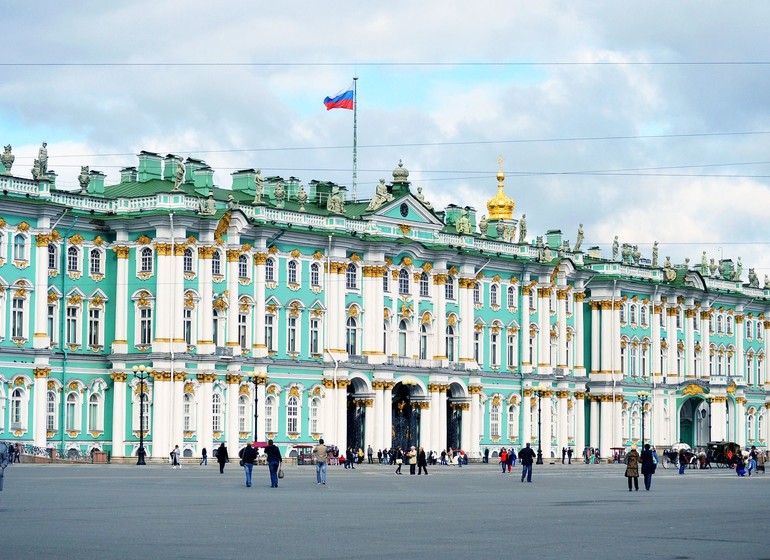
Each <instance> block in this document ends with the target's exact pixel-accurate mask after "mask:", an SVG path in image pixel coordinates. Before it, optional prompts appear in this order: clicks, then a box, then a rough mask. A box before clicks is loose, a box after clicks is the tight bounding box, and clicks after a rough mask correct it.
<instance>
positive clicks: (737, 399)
mask: <svg viewBox="0 0 770 560" xmlns="http://www.w3.org/2000/svg"><path fill="white" fill-rule="evenodd" d="M735 402H737V403H738V404H741V405H744V406H745V405H746V403H747V402H748V401H747V400H746V397H735Z"/></svg>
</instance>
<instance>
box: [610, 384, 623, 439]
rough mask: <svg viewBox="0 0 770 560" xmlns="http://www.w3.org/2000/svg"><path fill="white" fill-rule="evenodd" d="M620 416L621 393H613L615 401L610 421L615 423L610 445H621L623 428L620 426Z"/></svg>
mask: <svg viewBox="0 0 770 560" xmlns="http://www.w3.org/2000/svg"><path fill="white" fill-rule="evenodd" d="M621 418H623V394H622V393H621V394H618V395H615V402H614V403H613V416H612V422H613V423H614V425H615V430H614V439H613V443H612V447H621V446H622V445H623V429H622V426H621Z"/></svg>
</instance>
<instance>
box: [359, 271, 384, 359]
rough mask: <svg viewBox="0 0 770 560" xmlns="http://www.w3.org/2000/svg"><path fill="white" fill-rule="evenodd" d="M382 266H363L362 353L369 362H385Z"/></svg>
mask: <svg viewBox="0 0 770 560" xmlns="http://www.w3.org/2000/svg"><path fill="white" fill-rule="evenodd" d="M386 270H387V269H386V268H385V267H384V266H373V265H372V266H364V267H363V269H362V271H363V277H364V278H363V292H364V340H363V355H364V356H368V357H369V363H370V364H382V363H385V350H384V348H383V347H382V337H383V322H384V320H385V318H384V316H383V313H382V310H383V309H384V307H385V298H384V296H385V294H384V292H383V291H382V275H383V274H384V273H385V272H386Z"/></svg>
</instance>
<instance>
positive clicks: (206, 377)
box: [196, 373, 217, 383]
mask: <svg viewBox="0 0 770 560" xmlns="http://www.w3.org/2000/svg"><path fill="white" fill-rule="evenodd" d="M196 377H197V379H198V381H199V382H201V383H214V381H216V379H217V375H216V374H215V373H199V374H197V375H196Z"/></svg>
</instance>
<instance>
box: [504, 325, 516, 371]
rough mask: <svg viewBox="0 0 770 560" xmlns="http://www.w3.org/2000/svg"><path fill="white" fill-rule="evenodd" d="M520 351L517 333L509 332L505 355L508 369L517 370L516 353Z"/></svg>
mask: <svg viewBox="0 0 770 560" xmlns="http://www.w3.org/2000/svg"><path fill="white" fill-rule="evenodd" d="M517 349H518V336H517V333H516V332H512V331H510V330H509V331H508V336H507V342H506V349H505V355H506V358H507V360H508V362H507V364H508V369H511V370H512V369H516V351H517Z"/></svg>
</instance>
